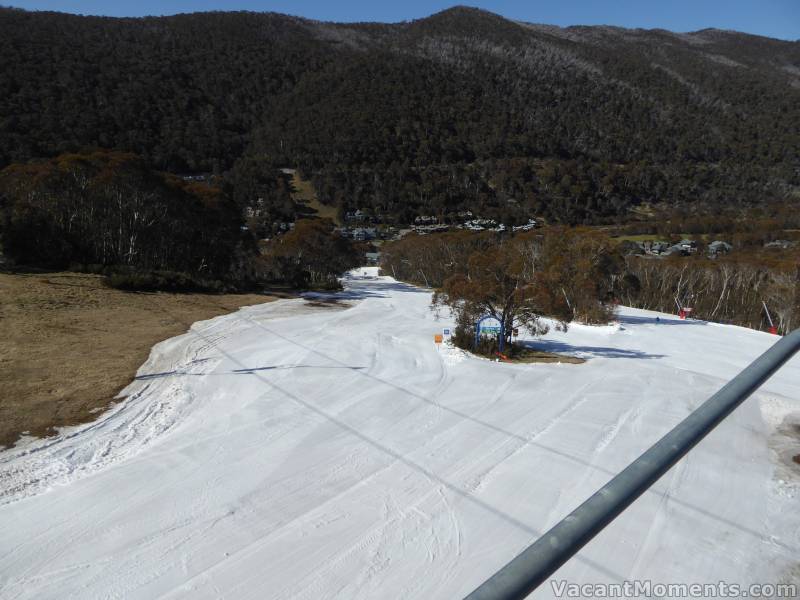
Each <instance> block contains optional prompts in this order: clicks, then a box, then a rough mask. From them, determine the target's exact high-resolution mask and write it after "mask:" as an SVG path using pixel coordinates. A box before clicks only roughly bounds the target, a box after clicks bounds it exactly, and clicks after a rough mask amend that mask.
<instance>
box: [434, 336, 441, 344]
mask: <svg viewBox="0 0 800 600" xmlns="http://www.w3.org/2000/svg"><path fill="white" fill-rule="evenodd" d="M433 342H434V343H435V344H441V343H442V334H441V333H437V334H436V335H434V336H433Z"/></svg>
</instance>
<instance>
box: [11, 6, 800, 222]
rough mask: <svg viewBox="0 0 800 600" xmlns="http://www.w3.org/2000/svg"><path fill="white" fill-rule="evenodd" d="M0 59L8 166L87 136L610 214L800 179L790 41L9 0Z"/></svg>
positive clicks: (513, 211) (492, 212)
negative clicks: (20, 4) (16, 4)
mask: <svg viewBox="0 0 800 600" xmlns="http://www.w3.org/2000/svg"><path fill="white" fill-rule="evenodd" d="M0 52H2V55H3V57H4V60H3V61H2V63H0V90H2V93H1V94H0V166H3V165H7V164H9V163H12V162H20V161H26V160H29V159H32V158H37V157H49V156H53V155H56V154H58V153H61V152H65V151H75V150H81V149H85V148H87V147H104V148H111V149H116V150H124V151H131V152H136V153H138V154H140V155H141V156H143V157H144V159H145V160H146V161H147V162H148V163H149V164H150V165H151V166H152V167H154V168H156V169H160V170H167V171H172V172H178V173H185V172H198V171H216V172H219V173H226V172H229V171H231V170H232V169H233V170H235V168H236V166H237V163H238V162H239V161H242V160H245V161H250V162H251V163H252V161H253V160H254V159H256V160H258V161H261V162H262V163H263V164H270V165H282V166H291V167H299V168H300V169H301V171H302V172H303V173H304V174H305V175H306V176H307V177H310V178H312V180H313V181H314V184H315V186H316V188H317V191H318V194H319V196H320V199H321V200H322V201H323V202H328V203H335V204H337V205H338V206H339V207H340V208H341V209H342V210H351V209H354V208H369V209H371V210H372V211H373V212H374V213H379V214H382V215H385V216H386V217H387V218H392V219H394V220H397V221H408V220H409V219H412V218H413V217H414V216H415V215H420V214H435V215H438V216H441V217H443V218H444V217H446V215H447V214H452V213H455V212H458V211H461V210H466V209H471V210H473V211H475V210H477V211H479V212H480V213H481V214H482V215H485V216H497V217H501V218H502V219H504V220H506V221H521V220H524V219H526V218H527V217H528V216H530V215H534V214H535V215H542V216H545V217H547V218H549V219H551V220H553V221H561V222H566V223H579V222H587V223H588V222H603V221H609V220H613V219H617V218H620V217H621V216H624V215H625V214H627V213H628V211H629V210H630V209H631V208H632V207H635V206H637V205H639V204H641V203H645V202H646V203H667V204H672V205H675V204H681V205H686V206H689V207H697V208H702V209H703V210H717V209H719V208H721V207H731V206H733V207H736V206H739V205H741V204H746V203H750V204H752V203H762V202H768V201H780V202H786V201H789V202H796V201H797V197H798V190H800V154H799V153H798V151H797V149H798V148H800V43H799V42H783V41H779V40H772V39H768V38H762V37H757V36H751V35H745V34H741V33H735V32H723V31H717V30H704V31H700V32H695V33H689V34H676V33H670V32H667V31H660V30H649V31H644V30H625V29H618V28H609V27H571V28H566V29H562V28H558V27H550V26H544V25H531V24H526V23H516V22H512V21H509V20H506V19H503V18H501V17H499V16H497V15H493V14H491V13H487V12H484V11H480V10H476V9H468V8H454V9H450V10H447V11H444V12H442V13H439V14H436V15H433V16H431V17H429V18H427V19H422V20H419V21H413V22H408V23H399V24H393V25H381V24H331V23H320V22H315V21H309V20H304V19H299V18H295V17H289V16H284V15H277V14H261V13H260V14H256V13H203V14H190V15H179V16H174V17H159V18H145V19H111V18H100V17H78V16H72V15H65V14H58V13H29V12H24V11H20V10H13V9H0ZM239 171H241V169H239ZM253 200H255V199H253ZM276 201H278V200H276ZM280 201H281V202H283V201H284V200H283V199H280Z"/></svg>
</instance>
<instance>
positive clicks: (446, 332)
mask: <svg viewBox="0 0 800 600" xmlns="http://www.w3.org/2000/svg"><path fill="white" fill-rule="evenodd" d="M442 335H445V336H449V335H450V330H449V329H442Z"/></svg>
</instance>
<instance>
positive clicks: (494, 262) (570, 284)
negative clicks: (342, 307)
mask: <svg viewBox="0 0 800 600" xmlns="http://www.w3.org/2000/svg"><path fill="white" fill-rule="evenodd" d="M382 266H383V269H384V270H385V271H386V272H389V273H393V274H395V276H396V277H399V278H402V279H406V280H409V281H413V282H416V283H424V284H426V285H433V286H435V287H436V288H437V291H436V293H435V294H434V298H433V304H434V305H435V306H446V307H448V308H449V309H451V310H452V311H453V313H454V315H455V317H456V323H457V327H456V331H455V335H454V340H455V342H456V343H457V344H460V345H463V346H465V347H470V348H471V347H472V339H473V335H474V333H473V328H474V325H475V322H476V321H477V320H478V318H479V317H481V316H484V315H490V316H493V317H495V318H496V319H497V320H499V321H500V322H501V323H503V324H504V326H505V331H504V332H503V335H504V336H505V338H506V340H507V342H509V344H508V345H509V347H510V340H511V334H512V331H513V329H514V328H516V327H519V326H524V327H527V328H528V329H529V330H530V331H532V332H534V333H536V332H541V331H543V330H544V329H545V328H544V327H543V326H542V323H541V321H540V318H541V317H550V318H554V319H556V320H557V321H559V322H560V323H562V324H563V325H564V326H566V323H569V322H571V321H582V322H588V323H603V322H607V321H608V320H609V318H610V316H611V314H612V307H613V300H614V298H615V290H614V287H615V285H622V280H623V279H624V278H623V277H621V275H622V268H623V266H624V263H623V259H622V256H621V255H620V254H619V252H618V251H617V249H616V246H615V244H614V243H613V242H612V241H611V239H610V238H608V236H605V235H603V234H601V233H598V232H596V231H591V230H587V229H581V228H563V227H553V228H549V229H547V230H544V231H542V232H536V233H530V232H529V233H524V234H518V235H514V236H498V235H496V234H493V233H483V234H471V233H467V232H457V233H447V234H442V235H436V236H408V237H406V238H404V239H402V240H399V241H396V242H392V243H391V244H388V245H386V246H384V251H383V254H382ZM485 349H486V350H488V351H493V350H495V349H496V346H494V345H492V344H489V345H487V346H486V347H485Z"/></svg>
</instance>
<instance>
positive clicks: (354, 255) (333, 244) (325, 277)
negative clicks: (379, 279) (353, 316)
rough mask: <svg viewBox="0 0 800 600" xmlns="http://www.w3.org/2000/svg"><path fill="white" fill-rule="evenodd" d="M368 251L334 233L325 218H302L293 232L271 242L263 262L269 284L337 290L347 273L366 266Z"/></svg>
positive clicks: (260, 266)
mask: <svg viewBox="0 0 800 600" xmlns="http://www.w3.org/2000/svg"><path fill="white" fill-rule="evenodd" d="M363 257H364V249H363V248H360V247H358V246H357V245H354V244H352V243H351V242H350V241H349V240H347V239H345V238H343V237H341V236H340V235H339V234H337V233H336V232H335V231H334V226H333V223H331V222H330V221H328V220H325V219H313V220H312V219H301V220H299V221H297V223H296V225H295V227H294V228H293V229H292V230H291V231H290V232H289V233H286V234H284V235H281V236H279V237H276V238H274V239H272V240H270V241H269V243H268V244H267V245H266V247H265V248H264V251H263V253H262V256H261V257H260V259H259V270H260V272H261V275H262V278H263V279H265V280H267V281H284V282H288V283H290V284H291V285H293V286H295V287H300V288H306V287H313V288H322V289H337V288H339V281H338V277H339V275H341V274H342V273H343V272H345V271H347V270H349V269H353V268H355V267H358V266H360V265H361V264H363Z"/></svg>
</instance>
